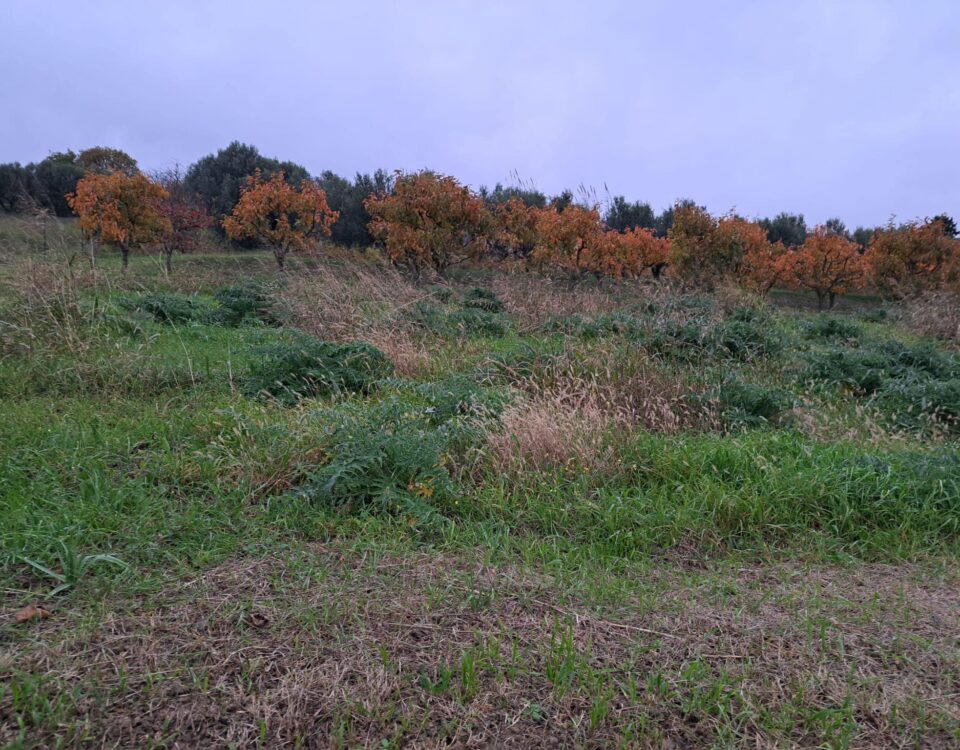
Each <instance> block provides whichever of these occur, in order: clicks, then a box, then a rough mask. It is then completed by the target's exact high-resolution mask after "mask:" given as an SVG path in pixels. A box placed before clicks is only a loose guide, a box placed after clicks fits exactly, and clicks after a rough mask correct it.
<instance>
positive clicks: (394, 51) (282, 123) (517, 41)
mask: <svg viewBox="0 0 960 750" xmlns="http://www.w3.org/2000/svg"><path fill="white" fill-rule="evenodd" d="M0 28H2V30H3V33H2V38H3V43H2V44H0V69H2V70H3V71H4V73H3V77H2V84H0V88H2V90H3V92H4V95H3V97H2V104H0V161H14V160H16V161H21V162H26V161H32V160H38V159H40V158H42V157H43V156H45V155H46V154H47V153H48V152H50V151H52V150H61V149H65V148H68V147H72V148H75V149H76V148H83V147H86V146H89V145H95V144H96V145H109V146H115V147H119V148H123V149H125V150H127V151H129V152H130V153H131V154H132V155H133V156H134V157H136V158H137V159H138V160H139V161H140V164H141V166H142V167H145V168H148V169H152V168H157V167H161V166H167V165H170V164H172V163H174V162H179V163H181V164H184V165H185V164H189V163H191V162H193V161H194V160H196V159H197V158H199V157H200V156H203V155H204V154H207V153H210V152H212V151H215V150H216V149H218V148H221V147H223V146H225V145H226V144H227V143H228V142H229V141H231V140H234V139H239V140H242V141H245V142H249V143H253V144H255V145H256V146H257V147H258V148H260V150H261V151H262V152H263V153H264V154H266V155H268V156H277V157H279V158H283V159H291V160H294V161H297V162H299V163H301V164H303V165H304V166H306V167H307V168H308V169H310V170H311V171H312V172H315V173H317V172H320V171H322V170H324V169H332V170H334V171H335V172H338V173H341V174H346V175H352V174H353V173H354V172H356V171H358V170H359V171H372V170H374V169H376V168H378V167H384V168H387V169H393V168H403V169H418V168H421V167H431V168H433V169H436V170H438V171H441V172H445V173H449V174H453V175H455V176H457V177H459V178H460V179H461V180H463V181H464V182H467V183H469V184H471V185H474V186H477V185H480V184H490V185H492V184H493V183H495V182H497V181H502V182H509V181H510V180H511V174H514V173H516V174H519V175H520V176H521V177H522V178H524V179H526V180H532V181H533V182H535V183H536V185H537V186H538V187H539V188H541V189H543V190H545V191H546V192H558V191H559V190H560V189H562V188H563V187H566V186H569V187H572V188H576V187H577V186H578V185H580V184H584V185H587V186H592V187H593V188H594V189H596V191H597V194H598V197H599V198H601V199H602V198H603V197H604V195H605V190H606V188H609V190H610V191H611V192H612V193H615V194H618V193H623V194H626V195H627V196H628V197H629V198H631V199H643V200H647V201H650V202H651V203H653V205H654V206H655V207H657V208H660V207H663V206H666V205H668V204H670V203H671V202H672V201H673V200H674V199H675V198H677V197H689V198H693V199H695V200H697V201H698V202H700V203H705V204H706V205H707V206H708V207H709V208H710V209H711V210H713V211H715V212H723V211H726V210H728V209H731V208H736V209H737V211H738V212H740V213H742V214H745V215H748V216H763V215H772V214H774V213H776V212H778V211H781V210H789V211H796V212H802V213H804V214H806V216H807V218H808V221H810V222H820V221H823V220H825V219H826V218H828V217H830V216H834V215H839V216H840V217H842V218H843V219H844V220H845V221H846V222H847V224H848V225H855V224H870V225H872V224H878V223H883V222H885V221H886V220H887V218H889V216H890V215H891V214H896V215H897V216H898V217H900V218H903V219H906V218H912V217H922V216H926V215H932V214H935V213H940V212H944V211H946V212H948V213H950V214H952V215H954V216H957V215H960V3H958V2H956V0H936V1H935V0H912V1H911V0H833V1H830V0H812V1H806V0H786V1H783V2H781V1H779V0H766V1H764V2H760V1H757V0H737V1H736V2H734V1H732V0H697V1H694V0H690V1H688V2H680V1H674V2H669V1H666V0H665V1H657V2H643V1H642V0H637V2H616V1H614V0H610V1H605V0H593V1H592V2H587V1H586V0H581V1H579V2H566V1H564V0H552V1H551V2H533V1H531V2H523V1H522V0H514V1H513V2H509V1H507V0H504V1H499V0H484V1H483V2H481V1H480V0H475V1H474V2H458V1H457V0H445V1H444V0H430V1H423V2H418V1H417V0H407V1H406V2H387V1H386V0H384V1H382V2H359V1H355V2H350V0H340V1H339V2H335V3H330V2H320V1H317V2H307V1H306V0H303V1H302V2H294V1H293V0H272V2H240V1H238V0H230V1H225V0H224V1H220V0H216V1H214V0H209V1H204V0H163V1H162V2H154V1H153V0H139V1H132V0H125V1H123V2H107V1H104V0H86V1H84V2H69V3H68V2H63V1H61V2H45V3H40V2H36V0H0Z"/></svg>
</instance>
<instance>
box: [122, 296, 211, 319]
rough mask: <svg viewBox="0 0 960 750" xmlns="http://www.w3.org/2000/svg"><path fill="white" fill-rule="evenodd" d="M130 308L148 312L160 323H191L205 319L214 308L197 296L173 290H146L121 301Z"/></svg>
mask: <svg viewBox="0 0 960 750" xmlns="http://www.w3.org/2000/svg"><path fill="white" fill-rule="evenodd" d="M121 304H122V306H123V307H126V308H127V309H128V310H135V311H137V312H142V313H146V314H147V315H150V316H151V317H153V319H154V320H156V321H157V322H158V323H191V322H199V321H204V320H206V318H207V317H208V316H209V315H210V312H211V310H212V309H213V308H212V306H211V305H209V304H206V303H204V302H201V301H200V300H198V299H197V298H196V297H192V296H191V297H187V296H185V295H183V294H175V293H173V292H144V293H143V294H139V295H137V296H136V297H133V298H131V299H126V300H123V301H122V302H121Z"/></svg>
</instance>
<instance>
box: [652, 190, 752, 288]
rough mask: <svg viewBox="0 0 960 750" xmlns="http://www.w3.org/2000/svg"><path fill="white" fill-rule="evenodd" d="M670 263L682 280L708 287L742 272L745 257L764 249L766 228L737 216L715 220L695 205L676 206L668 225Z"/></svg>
mask: <svg viewBox="0 0 960 750" xmlns="http://www.w3.org/2000/svg"><path fill="white" fill-rule="evenodd" d="M669 236H670V241H671V244H670V263H671V266H672V267H673V269H674V270H675V271H676V273H677V275H678V276H679V277H680V278H681V279H683V280H684V281H688V282H692V283H694V284H697V285H702V286H707V287H711V286H714V285H715V284H716V283H717V282H718V281H720V280H722V279H724V278H728V277H731V276H737V275H739V274H740V272H741V268H742V265H743V261H744V258H745V257H746V256H747V255H748V254H753V255H754V256H757V255H760V254H762V253H764V252H766V246H767V245H768V244H769V240H768V239H767V232H766V230H765V229H764V228H763V227H761V226H760V225H759V224H757V223H755V222H751V221H746V220H745V219H741V218H740V217H738V216H724V217H722V218H721V219H719V220H718V219H715V218H714V217H713V216H711V215H710V214H709V213H708V212H707V210H706V209H704V208H701V207H700V206H695V205H684V206H677V208H676V211H675V213H674V220H673V226H672V227H671V228H670V233H669Z"/></svg>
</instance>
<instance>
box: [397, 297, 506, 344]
mask: <svg viewBox="0 0 960 750" xmlns="http://www.w3.org/2000/svg"><path fill="white" fill-rule="evenodd" d="M405 317H406V319H407V320H409V321H410V322H412V323H414V324H416V325H417V326H419V327H421V328H423V329H424V330H426V331H429V332H430V333H433V334H435V335H437V336H443V337H448V338H466V337H472V336H493V337H497V336H503V335H505V334H506V333H507V330H508V329H509V325H508V321H507V319H506V317H504V316H503V315H502V314H500V313H493V312H489V311H488V310H481V309H479V308H473V307H468V308H464V309H462V310H447V309H444V308H442V307H439V306H437V305H434V304H431V303H429V302H419V303H417V304H416V305H414V306H413V307H412V308H410V309H409V310H408V311H406V312H405Z"/></svg>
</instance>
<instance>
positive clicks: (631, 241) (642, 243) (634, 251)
mask: <svg viewBox="0 0 960 750" xmlns="http://www.w3.org/2000/svg"><path fill="white" fill-rule="evenodd" d="M616 239H617V241H618V242H619V244H620V249H619V252H620V263H621V273H622V274H623V275H628V276H639V275H640V274H641V273H643V271H644V270H645V269H647V268H649V269H650V272H651V273H652V274H653V277H654V278H655V279H657V278H660V274H661V273H662V272H663V269H664V268H666V266H667V261H668V259H669V257H670V240H668V239H667V238H666V237H657V236H655V235H654V234H653V231H652V230H650V229H645V228H643V227H635V228H633V229H626V230H624V231H623V232H620V233H616Z"/></svg>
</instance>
